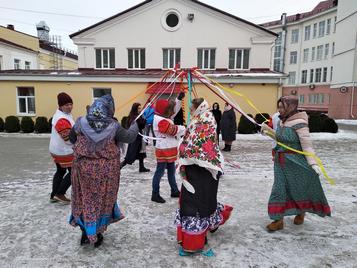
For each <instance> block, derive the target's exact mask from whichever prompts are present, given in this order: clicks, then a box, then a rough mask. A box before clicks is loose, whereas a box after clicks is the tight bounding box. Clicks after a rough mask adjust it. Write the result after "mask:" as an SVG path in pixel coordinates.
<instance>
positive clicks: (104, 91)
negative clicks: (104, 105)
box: [93, 88, 112, 101]
mask: <svg viewBox="0 0 357 268" xmlns="http://www.w3.org/2000/svg"><path fill="white" fill-rule="evenodd" d="M108 94H110V95H111V94H112V89H111V88H93V101H95V100H96V99H98V98H100V97H103V96H104V95H108Z"/></svg>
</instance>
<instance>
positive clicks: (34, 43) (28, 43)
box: [0, 26, 40, 51]
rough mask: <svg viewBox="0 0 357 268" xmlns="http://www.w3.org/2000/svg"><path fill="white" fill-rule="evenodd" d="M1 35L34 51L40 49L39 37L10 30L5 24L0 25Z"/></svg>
mask: <svg viewBox="0 0 357 268" xmlns="http://www.w3.org/2000/svg"><path fill="white" fill-rule="evenodd" d="M0 37H1V38H4V39H6V40H8V41H10V42H13V43H15V44H19V45H21V46H24V47H27V48H29V49H32V50H34V51H39V49H40V45H39V43H38V38H37V37H35V36H32V35H28V34H24V33H21V32H17V31H14V30H10V29H7V28H6V27H3V26H0Z"/></svg>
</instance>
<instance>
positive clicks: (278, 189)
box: [268, 152, 331, 220]
mask: <svg viewBox="0 0 357 268" xmlns="http://www.w3.org/2000/svg"><path fill="white" fill-rule="evenodd" d="M304 212H310V213H314V214H317V215H319V216H321V217H324V216H331V209H330V207H329V205H328V202H327V199H326V197H325V194H324V191H323V189H322V186H321V182H320V178H319V176H318V175H317V174H316V172H315V171H314V170H313V169H312V168H311V167H310V166H309V165H308V163H307V161H306V159H305V156H303V155H300V154H292V153H286V152H285V153H284V152H276V154H275V157H274V184H273V188H272V191H271V195H270V199H269V204H268V213H269V217H270V218H271V219H272V220H280V219H282V218H283V217H284V216H289V215H298V214H302V213H304Z"/></svg>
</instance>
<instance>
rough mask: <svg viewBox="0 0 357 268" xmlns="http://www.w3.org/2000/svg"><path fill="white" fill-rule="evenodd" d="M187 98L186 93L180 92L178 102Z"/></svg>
mask: <svg viewBox="0 0 357 268" xmlns="http://www.w3.org/2000/svg"><path fill="white" fill-rule="evenodd" d="M184 97H185V92H180V94H179V95H178V96H177V99H178V100H182V99H183V98H184Z"/></svg>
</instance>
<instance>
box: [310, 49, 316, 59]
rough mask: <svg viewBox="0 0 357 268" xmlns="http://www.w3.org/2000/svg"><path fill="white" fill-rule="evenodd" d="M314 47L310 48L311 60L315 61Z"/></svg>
mask: <svg viewBox="0 0 357 268" xmlns="http://www.w3.org/2000/svg"><path fill="white" fill-rule="evenodd" d="M315 54H316V47H312V48H311V61H315Z"/></svg>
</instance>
